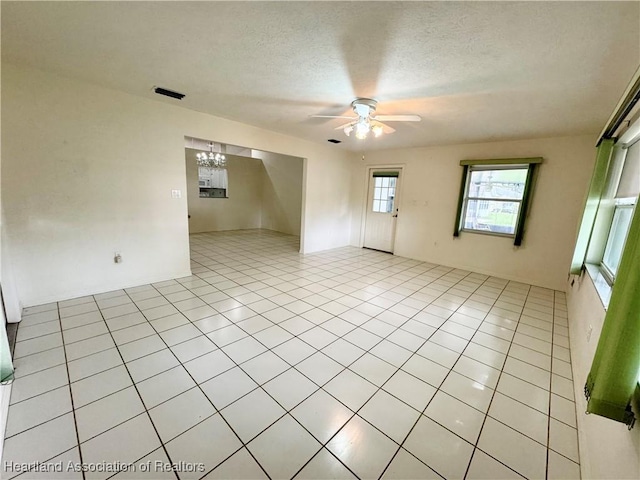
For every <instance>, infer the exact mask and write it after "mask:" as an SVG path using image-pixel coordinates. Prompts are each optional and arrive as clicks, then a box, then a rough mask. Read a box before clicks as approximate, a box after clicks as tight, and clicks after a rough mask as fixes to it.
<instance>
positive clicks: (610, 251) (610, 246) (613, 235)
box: [602, 198, 635, 284]
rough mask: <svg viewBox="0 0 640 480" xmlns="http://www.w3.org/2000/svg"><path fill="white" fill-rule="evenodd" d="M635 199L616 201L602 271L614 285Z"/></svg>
mask: <svg viewBox="0 0 640 480" xmlns="http://www.w3.org/2000/svg"><path fill="white" fill-rule="evenodd" d="M634 200H635V199H633V198H628V199H624V200H618V201H616V207H615V211H614V213H613V221H612V222H611V230H610V231H609V236H608V238H607V244H606V246H605V248H604V255H603V257H602V270H603V274H604V276H605V278H606V279H607V280H608V281H609V283H610V284H613V282H614V281H615V278H616V273H617V272H618V266H619V265H620V258H621V257H622V251H623V250H624V244H625V240H626V238H627V233H628V232H629V226H630V225H631V218H632V217H633V203H634Z"/></svg>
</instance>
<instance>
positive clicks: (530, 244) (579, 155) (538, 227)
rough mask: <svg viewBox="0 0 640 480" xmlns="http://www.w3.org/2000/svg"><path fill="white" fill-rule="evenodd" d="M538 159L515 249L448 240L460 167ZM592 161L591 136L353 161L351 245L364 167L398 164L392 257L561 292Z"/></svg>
mask: <svg viewBox="0 0 640 480" xmlns="http://www.w3.org/2000/svg"><path fill="white" fill-rule="evenodd" d="M534 156H535V157H543V158H544V163H543V164H542V165H541V166H540V168H539V169H538V175H537V181H536V184H535V186H534V190H533V198H532V204H531V208H530V214H529V216H528V218H527V223H526V231H525V236H524V240H523V244H522V246H521V247H514V245H513V238H508V237H497V236H491V235H482V234H474V233H468V232H462V233H461V234H460V237H458V238H454V237H453V228H454V223H455V218H456V210H457V204H458V195H459V191H460V180H461V175H462V167H460V160H464V159H481V158H518V157H534ZM594 159H595V148H594V136H591V135H585V136H576V137H562V138H546V139H534V140H517V141H507V142H489V143H478V144H466V145H452V146H442V147H428V148H412V149H402V150H387V151H378V152H371V153H368V154H367V155H365V160H364V161H362V160H354V161H353V169H354V173H353V177H352V178H353V180H352V192H353V194H352V197H351V203H352V206H353V207H352V208H353V211H354V214H353V224H352V228H351V231H352V237H351V243H352V244H353V245H358V244H359V242H360V232H361V226H362V225H361V218H362V211H363V210H362V209H363V204H364V196H365V192H366V175H367V167H368V166H371V165H376V164H377V165H381V164H385V165H389V164H395V165H404V170H403V176H402V179H401V180H402V187H401V191H400V200H399V203H400V207H399V208H400V211H399V215H398V222H397V229H396V242H395V252H394V253H395V254H396V255H400V256H403V257H409V258H414V259H418V260H423V261H429V262H433V263H437V264H441V265H447V266H450V267H456V268H461V269H466V270H471V271H474V272H479V273H485V274H488V275H495V276H499V277H502V278H507V279H510V280H515V281H520V282H525V283H531V284H534V285H539V286H542V287H547V288H554V289H557V290H564V288H565V280H566V276H567V271H568V267H569V263H570V261H571V253H572V251H573V245H574V242H575V235H576V228H577V224H578V221H579V215H580V213H581V211H582V207H583V202H584V196H585V191H586V189H587V187H588V182H589V179H590V177H591V170H592V167H593V162H594Z"/></svg>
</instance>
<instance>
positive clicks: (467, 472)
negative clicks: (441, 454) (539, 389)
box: [464, 284, 531, 478]
mask: <svg viewBox="0 0 640 480" xmlns="http://www.w3.org/2000/svg"><path fill="white" fill-rule="evenodd" d="M507 285H508V284H507ZM505 288H506V286H505ZM530 292H531V286H529V288H528V289H527V296H526V298H525V303H524V304H523V310H524V305H526V301H527V300H526V299H527V298H528V297H529V293H530ZM521 316H522V314H520V317H521ZM520 317H518V322H517V324H516V330H514V337H515V332H516V331H517V328H518V325H519V324H520ZM512 345H513V339H512V340H511V342H509V348H508V349H507V353H506V354H505V361H504V363H503V364H502V368H501V369H500V373H498V379H497V380H496V387H495V388H494V389H493V393H492V394H491V400H489V404H488V405H487V412H486V413H485V416H484V418H483V419H482V425H481V426H480V431H479V432H478V437H477V438H476V441H475V444H474V445H473V451H472V452H471V458H470V459H469V463H468V464H467V469H466V470H465V473H464V476H465V478H466V476H467V475H468V474H469V469H470V468H471V463H472V462H473V457H474V456H475V453H476V450H478V449H479V447H478V443H479V442H480V437H481V436H482V431H483V430H484V426H485V424H486V423H487V418H489V410H491V404H492V403H493V399H494V398H495V396H496V393H497V392H498V385H499V384H500V379H501V377H502V373H503V372H504V366H505V365H506V363H507V358H508V357H509V352H510V351H511V346H512ZM491 418H492V419H493V417H491ZM498 421H499V420H498ZM500 423H502V422H500ZM516 431H517V430H516ZM518 433H520V432H518ZM527 438H528V437H527ZM480 451H482V452H483V453H485V454H486V455H488V456H489V457H491V458H493V459H494V460H495V461H497V462H499V463H500V464H502V465H504V466H505V467H507V468H508V469H509V470H512V471H513V472H516V470H515V469H513V468H511V467H510V466H508V465H506V464H505V463H503V462H501V461H500V460H498V459H497V458H495V457H494V456H493V455H490V454H489V453H487V452H485V451H484V450H482V449H480ZM516 473H518V472H516ZM518 475H520V473H518ZM523 476H524V475H523Z"/></svg>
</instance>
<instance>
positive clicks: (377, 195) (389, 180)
mask: <svg viewBox="0 0 640 480" xmlns="http://www.w3.org/2000/svg"><path fill="white" fill-rule="evenodd" d="M369 175H370V178H369V192H368V195H367V213H366V216H365V228H364V243H363V245H364V246H365V247H366V248H373V249H375V250H382V251H383V252H390V253H393V243H394V240H395V237H396V220H397V217H398V192H399V191H400V171H399V170H398V169H395V170H394V169H380V170H371V172H370V174H369Z"/></svg>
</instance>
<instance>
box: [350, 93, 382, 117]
mask: <svg viewBox="0 0 640 480" xmlns="http://www.w3.org/2000/svg"><path fill="white" fill-rule="evenodd" d="M377 105H378V102H377V101H376V100H373V99H371V98H356V99H355V100H354V101H353V102H351V107H352V108H353V111H354V112H355V113H356V115H358V116H359V117H361V118H367V117H369V116H371V115H373V114H374V113H375V111H376V106H377Z"/></svg>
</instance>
